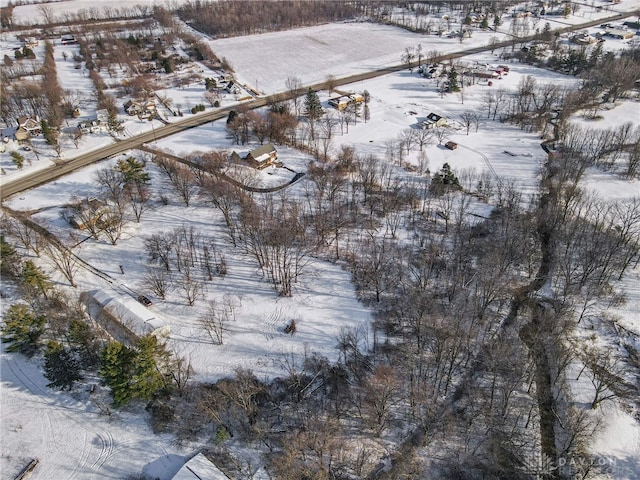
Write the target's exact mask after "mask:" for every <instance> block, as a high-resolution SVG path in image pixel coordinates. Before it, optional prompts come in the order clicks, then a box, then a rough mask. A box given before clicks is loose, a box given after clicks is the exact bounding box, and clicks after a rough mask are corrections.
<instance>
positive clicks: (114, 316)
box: [80, 290, 171, 343]
mask: <svg viewBox="0 0 640 480" xmlns="http://www.w3.org/2000/svg"><path fill="white" fill-rule="evenodd" d="M80 300H81V301H82V302H83V303H84V304H85V305H86V306H87V309H88V311H89V314H90V315H91V317H92V318H93V319H94V320H96V321H97V322H98V323H99V324H100V325H102V326H103V328H104V329H105V330H106V331H107V332H109V334H110V335H111V336H112V337H114V338H115V339H117V340H120V341H125V342H129V343H131V342H135V340H137V339H138V338H140V337H143V336H145V335H154V336H155V337H158V338H162V337H166V336H168V335H169V332H170V331H171V330H170V328H169V326H168V325H166V324H165V323H164V321H163V320H162V319H161V318H160V317H158V315H156V314H155V313H154V312H152V311H151V310H149V309H148V308H147V307H145V306H144V305H142V304H140V303H138V302H137V301H136V300H135V299H134V298H132V297H128V296H124V295H118V294H117V293H116V292H108V291H106V290H90V291H87V292H83V293H82V294H81V295H80Z"/></svg>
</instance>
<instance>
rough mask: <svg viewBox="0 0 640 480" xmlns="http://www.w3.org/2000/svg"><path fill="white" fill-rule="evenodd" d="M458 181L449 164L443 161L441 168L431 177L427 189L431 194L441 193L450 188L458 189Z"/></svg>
mask: <svg viewBox="0 0 640 480" xmlns="http://www.w3.org/2000/svg"><path fill="white" fill-rule="evenodd" d="M460 189H461V187H460V181H459V180H458V177H457V176H456V174H455V173H453V171H452V170H451V166H450V165H449V164H448V163H445V164H444V165H443V166H442V169H441V170H440V171H439V172H438V173H436V174H435V175H434V176H433V178H432V179H431V184H430V185H429V191H430V192H431V193H432V194H433V195H437V196H439V195H443V194H444V193H446V192H448V191H451V190H460Z"/></svg>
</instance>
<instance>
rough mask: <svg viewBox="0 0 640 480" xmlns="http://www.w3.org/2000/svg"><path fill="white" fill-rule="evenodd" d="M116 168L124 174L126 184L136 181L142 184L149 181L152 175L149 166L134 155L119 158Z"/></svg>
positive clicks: (123, 178)
mask: <svg viewBox="0 0 640 480" xmlns="http://www.w3.org/2000/svg"><path fill="white" fill-rule="evenodd" d="M115 168H116V171H118V172H120V174H121V175H122V180H123V182H124V183H125V184H130V183H135V184H138V185H140V184H146V183H149V179H150V177H149V173H148V172H147V166H146V165H145V163H144V162H142V161H140V160H137V159H135V158H133V157H129V158H127V159H125V160H118V163H117V164H116V167H115Z"/></svg>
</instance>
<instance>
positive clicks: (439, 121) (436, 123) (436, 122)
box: [422, 112, 447, 128]
mask: <svg viewBox="0 0 640 480" xmlns="http://www.w3.org/2000/svg"><path fill="white" fill-rule="evenodd" d="M446 126H447V119H446V118H444V117H443V116H441V115H438V114H437V113H433V112H431V113H430V114H429V115H427V118H426V119H425V120H423V121H422V128H436V127H446Z"/></svg>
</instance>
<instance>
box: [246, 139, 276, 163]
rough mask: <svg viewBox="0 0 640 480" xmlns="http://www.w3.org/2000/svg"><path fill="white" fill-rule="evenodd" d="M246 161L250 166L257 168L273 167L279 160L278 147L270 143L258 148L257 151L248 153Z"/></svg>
mask: <svg viewBox="0 0 640 480" xmlns="http://www.w3.org/2000/svg"><path fill="white" fill-rule="evenodd" d="M244 159H245V161H247V163H249V165H251V166H253V167H255V168H265V167H268V166H269V165H273V163H274V162H275V161H276V160H277V159H278V154H277V152H276V147H274V146H273V145H272V144H271V143H268V144H266V145H263V146H261V147H259V148H256V149H255V150H251V151H250V152H249V153H247V155H246V156H245V157H244Z"/></svg>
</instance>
